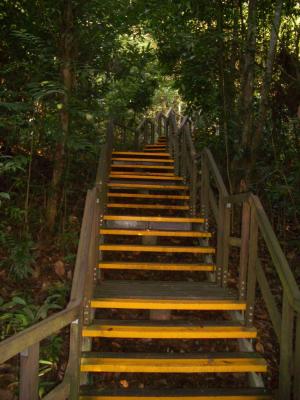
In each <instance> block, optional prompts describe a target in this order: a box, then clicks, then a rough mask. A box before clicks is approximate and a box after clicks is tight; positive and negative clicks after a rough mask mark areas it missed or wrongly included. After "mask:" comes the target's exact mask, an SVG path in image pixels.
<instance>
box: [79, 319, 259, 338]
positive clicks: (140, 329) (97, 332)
mask: <svg viewBox="0 0 300 400" xmlns="http://www.w3.org/2000/svg"><path fill="white" fill-rule="evenodd" d="M82 335H83V336H84V337H106V338H127V339H131V338H132V339H254V338H256V337H257V331H256V329H255V328H248V327H245V326H242V325H240V324H232V323H227V322H226V321H224V322H220V323H218V324H217V323H214V324H213V323H201V324H197V323H185V322H180V323H174V322H169V321H149V320H147V321H142V320H139V321H124V320H122V321H113V320H99V321H97V320H96V321H95V322H94V323H93V324H91V325H89V326H86V327H84V328H83V332H82Z"/></svg>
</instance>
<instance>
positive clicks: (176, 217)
mask: <svg viewBox="0 0 300 400" xmlns="http://www.w3.org/2000/svg"><path fill="white" fill-rule="evenodd" d="M107 187H108V193H107V205H106V210H105V213H104V215H101V216H100V222H99V244H98V246H99V251H100V259H99V264H98V273H99V275H98V279H97V283H96V285H95V287H94V290H93V294H92V297H91V298H90V299H88V304H89V312H88V317H87V318H86V319H85V324H84V325H83V327H82V354H81V362H80V371H81V377H80V379H81V383H82V385H81V388H80V400H118V399H122V400H136V399H141V400H146V399H147V400H150V399H153V398H158V399H161V400H167V399H168V400H188V399H190V400H204V399H206V400H207V399H213V398H214V399H217V400H221V399H226V400H242V399H248V400H266V399H271V398H272V397H271V396H270V394H268V393H267V392H266V390H265V389H264V388H263V387H262V388H257V387H251V385H250V384H248V383H247V377H250V376H251V377H252V378H253V376H254V377H255V376H256V374H260V373H264V372H266V370H267V364H266V361H265V360H264V359H263V358H262V357H261V355H260V354H257V353H255V352H250V351H248V352H247V351H242V349H241V340H247V341H251V340H252V339H255V338H256V336H257V332H256V329H255V328H253V327H252V326H250V325H247V324H245V323H244V321H243V320H238V319H237V318H236V316H237V314H238V315H240V316H243V313H244V311H245V310H246V308H247V304H246V300H245V299H241V298H240V297H239V296H238V293H237V292H236V291H235V290H234V289H230V288H228V287H225V286H224V285H223V286H222V285H220V284H219V282H218V283H217V281H216V279H215V272H216V266H215V263H214V262H213V257H214V255H215V247H214V246H213V245H211V244H210V243H209V241H211V240H212V234H211V232H208V230H207V224H206V222H207V221H206V219H205V218H200V217H198V216H193V215H191V213H190V209H191V208H190V196H191V193H189V185H187V184H186V182H185V180H184V177H180V176H177V175H176V174H175V169H174V159H173V158H172V157H171V155H170V153H169V151H168V143H167V139H166V137H163V136H161V137H159V138H158V140H157V141H156V143H154V144H150V145H149V144H148V145H145V146H144V148H143V151H134V152H129V151H126V152H125V151H113V152H112V158H111V166H110V171H109V181H108V183H107ZM132 339H134V342H132ZM128 340H131V342H130V345H128V346H127V342H126V341H128ZM122 341H123V342H124V341H125V342H124V343H123V342H122ZM153 341H154V343H156V341H166V342H167V343H168V345H166V349H165V351H162V352H154V353H152V352H151V351H150V352H149V351H147V350H144V349H146V348H147V344H149V345H150V348H151V347H153V346H151V344H152V343H153ZM170 341H176V343H177V347H176V348H177V351H172V352H171V351H167V349H168V348H167V347H168V346H169V343H170ZM187 341H194V342H195V341H196V343H197V345H192V346H191V348H192V349H195V348H197V347H198V348H199V351H191V352H190V351H186V349H187V346H186V343H187ZM122 343H123V344H122ZM202 343H205V346H202ZM114 346H115V348H116V349H117V351H111V349H112V348H114ZM127 347H128V348H129V349H128V350H127ZM141 348H142V351H141V350H140V349H141ZM160 348H163V347H162V346H160ZM107 349H108V350H107ZM202 349H204V350H202ZM215 349H221V350H220V351H219V350H218V351H216V350H215ZM133 350H134V351H133ZM112 374H113V375H112ZM119 374H126V382H127V384H128V386H129V387H128V388H123V389H121V388H120V386H119V385H118V379H119V377H120V375H119ZM135 374H142V375H141V376H140V375H139V376H140V385H139V386H140V387H135V386H134V384H133V386H132V384H131V380H130V379H131V378H130V377H131V376H135ZM150 374H151V376H152V378H151V379H150V381H151V382H152V383H153V385H149V384H144V381H143V376H146V375H147V376H149V375H150ZM161 374H164V376H168V377H171V378H170V379H172V374H182V375H185V376H188V377H189V376H191V374H193V375H195V374H197V375H198V377H197V378H196V379H195V380H194V381H195V382H196V385H195V386H196V387H195V386H194V387H193V386H192V387H189V388H188V387H187V385H186V383H185V384H184V387H175V388H170V387H168V385H161V386H162V387H160V384H159V382H160V380H161ZM105 375H106V376H107V375H108V376H109V377H112V376H113V377H115V378H111V380H114V379H115V381H114V382H115V383H114V384H111V382H110V383H109V384H105V379H104V378H103V377H104V376H105ZM222 376H231V379H230V381H231V382H232V381H233V382H234V381H235V380H236V381H237V384H236V385H235V384H231V385H228V387H225V386H224V385H225V384H224V382H225V383H226V379H225V380H224V379H222ZM232 377H233V379H232ZM245 378H246V379H245ZM252 380H253V379H252ZM148 381H149V380H147V382H148ZM220 382H222V384H220ZM240 382H244V385H243V387H241V383H240ZM166 386H167V387H166Z"/></svg>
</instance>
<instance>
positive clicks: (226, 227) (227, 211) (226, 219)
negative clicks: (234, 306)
mask: <svg viewBox="0 0 300 400" xmlns="http://www.w3.org/2000/svg"><path fill="white" fill-rule="evenodd" d="M231 206H232V205H231V203H228V202H227V201H225V202H224V201H223V202H222V207H223V213H224V215H223V244H222V247H223V254H222V286H223V287H226V286H227V280H228V260H229V236H230V215H231Z"/></svg>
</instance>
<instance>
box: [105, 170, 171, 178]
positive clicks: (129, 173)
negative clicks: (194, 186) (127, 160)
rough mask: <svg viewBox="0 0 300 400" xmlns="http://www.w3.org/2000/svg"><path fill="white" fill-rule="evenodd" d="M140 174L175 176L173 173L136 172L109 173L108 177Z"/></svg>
mask: <svg viewBox="0 0 300 400" xmlns="http://www.w3.org/2000/svg"><path fill="white" fill-rule="evenodd" d="M140 173H142V174H143V176H150V177H151V176H174V177H176V175H175V174H174V173H173V172H144V171H143V172H137V171H111V173H110V175H113V176H115V175H138V174H140Z"/></svg>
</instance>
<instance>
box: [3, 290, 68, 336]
mask: <svg viewBox="0 0 300 400" xmlns="http://www.w3.org/2000/svg"><path fill="white" fill-rule="evenodd" d="M58 298H59V297H58V295H51V296H49V297H48V298H47V299H46V300H45V301H44V303H43V304H42V305H40V306H39V305H34V304H32V303H31V302H30V300H28V299H25V298H23V297H20V296H14V297H12V299H11V300H10V301H8V302H4V300H3V298H1V297H0V311H1V316H0V337H1V340H3V339H4V338H5V337H7V336H9V335H11V334H14V333H16V332H19V331H21V330H23V329H25V328H27V327H28V326H30V325H33V324H35V323H36V322H38V321H40V320H42V319H45V318H46V317H47V316H48V313H49V311H52V310H59V309H61V308H62V307H61V305H60V304H58V303H57V299H58Z"/></svg>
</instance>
